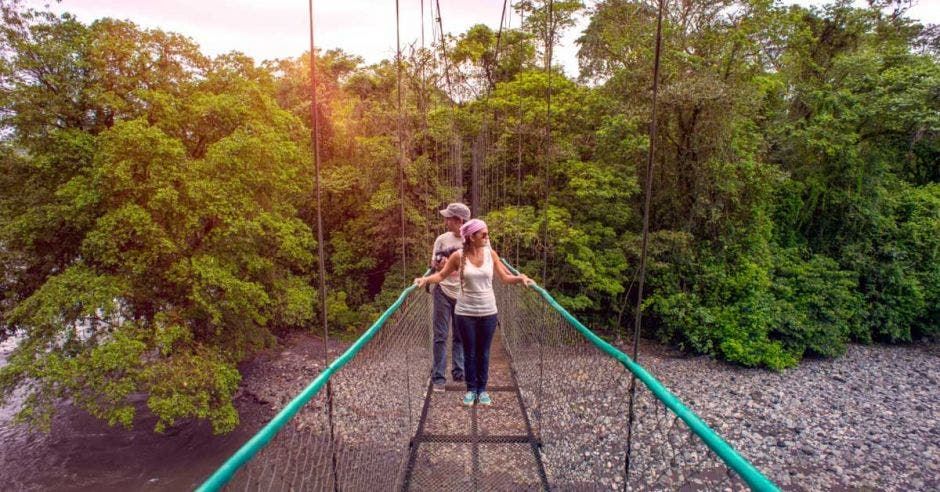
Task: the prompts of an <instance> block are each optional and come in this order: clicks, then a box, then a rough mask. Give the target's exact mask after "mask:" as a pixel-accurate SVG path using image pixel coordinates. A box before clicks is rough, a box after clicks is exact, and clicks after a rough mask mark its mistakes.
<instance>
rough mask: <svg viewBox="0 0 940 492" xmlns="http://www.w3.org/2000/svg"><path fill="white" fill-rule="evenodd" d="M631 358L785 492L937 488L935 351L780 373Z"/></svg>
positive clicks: (903, 351)
mask: <svg viewBox="0 0 940 492" xmlns="http://www.w3.org/2000/svg"><path fill="white" fill-rule="evenodd" d="M639 359H640V362H641V364H643V365H644V366H645V367H646V368H647V369H648V370H649V371H650V372H651V373H653V374H654V375H655V376H656V377H657V378H658V379H659V380H660V381H661V382H662V383H664V384H665V385H666V386H667V387H668V388H669V389H670V390H671V391H672V392H673V393H674V394H675V395H676V396H678V397H679V398H680V399H682V400H683V402H684V403H685V404H686V405H687V406H689V407H690V408H691V409H693V410H694V411H695V412H696V413H698V415H699V416H700V417H702V419H704V420H705V421H706V422H707V423H708V424H709V425H710V426H711V427H712V428H713V429H715V430H717V431H718V432H719V433H720V434H721V435H722V436H723V437H724V438H725V439H726V440H727V441H728V442H729V443H730V444H731V445H732V446H734V447H735V449H737V450H738V452H739V453H741V454H742V455H743V456H744V457H746V458H748V459H749V460H751V462H752V463H753V464H754V465H755V466H757V467H758V468H759V469H761V470H762V471H763V472H764V473H765V474H766V475H768V477H769V478H770V479H771V480H773V481H774V482H776V483H777V484H778V485H779V486H781V487H782V488H784V489H787V490H820V489H847V488H851V489H878V490H938V489H940V386H938V385H937V381H938V379H940V345H937V344H927V345H915V346H881V345H874V346H861V345H854V346H850V347H849V348H848V351H847V353H846V354H845V355H844V356H843V357H840V358H838V359H806V360H804V361H803V362H802V363H801V364H800V365H799V366H798V367H796V368H793V369H789V370H787V371H784V372H782V373H774V372H770V371H766V370H759V369H747V368H742V367H735V366H732V365H729V364H726V363H721V362H716V361H714V360H711V359H709V358H707V357H684V356H682V355H681V354H678V353H677V352H674V351H670V350H667V349H663V348H662V347H658V346H655V345H650V344H647V345H646V346H644V347H643V348H642V349H641V352H640V357H639Z"/></svg>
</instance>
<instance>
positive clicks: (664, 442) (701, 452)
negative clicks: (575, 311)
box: [497, 286, 746, 490]
mask: <svg viewBox="0 0 940 492" xmlns="http://www.w3.org/2000/svg"><path fill="white" fill-rule="evenodd" d="M497 302H498V304H499V309H500V313H501V326H502V327H503V336H504V340H505V343H506V346H507V349H508V351H509V353H510V354H511V356H512V361H513V367H514V369H515V372H516V375H517V381H518V384H519V390H520V393H521V395H522V398H523V400H524V403H525V407H526V409H527V412H528V418H529V419H530V420H531V421H532V423H533V429H534V432H535V433H536V435H537V438H538V439H539V440H540V442H541V454H542V460H543V462H544V467H545V473H546V475H547V480H548V483H549V484H550V486H551V487H552V488H554V489H560V490H598V489H621V490H622V489H624V488H626V489H630V490H663V489H667V490H672V489H689V490H738V489H743V488H746V486H745V484H744V483H743V481H741V480H740V478H739V477H737V475H735V474H733V472H731V470H730V469H729V468H728V467H727V466H726V465H725V464H724V462H723V461H722V460H721V459H720V458H719V457H718V456H717V455H716V454H714V453H713V452H712V451H711V450H710V449H709V448H708V447H707V446H706V445H705V443H704V442H703V441H702V440H701V439H700V438H699V437H698V436H697V435H696V434H694V433H693V432H692V431H691V430H690V429H689V428H688V427H687V426H686V424H685V422H683V421H682V420H680V419H679V418H678V417H677V416H676V415H675V414H673V413H672V411H671V410H669V409H668V408H667V407H666V406H665V405H664V404H663V403H662V402H660V401H659V400H658V399H657V398H656V397H655V395H653V394H652V393H651V392H650V391H649V390H648V389H647V388H646V387H645V386H644V385H643V384H642V383H641V382H639V381H637V383H636V384H637V391H636V396H635V400H634V403H635V405H634V422H633V427H632V436H631V435H629V433H630V431H631V427H630V425H629V403H630V397H631V391H630V384H631V373H630V372H629V371H628V370H627V369H626V368H625V367H624V365H623V364H622V363H620V361H618V360H616V359H614V358H613V357H611V356H610V355H609V354H607V353H605V352H603V351H602V350H600V349H599V348H598V347H597V346H596V345H594V344H593V343H591V341H589V340H588V339H587V338H586V337H585V336H583V335H582V334H581V333H580V332H579V331H577V330H576V329H575V328H574V327H573V326H571V325H570V324H569V323H568V322H567V321H566V320H565V319H564V318H563V317H562V316H561V315H560V314H559V313H558V312H557V311H556V310H554V309H552V307H551V306H550V305H549V304H548V303H547V302H546V301H545V300H544V299H543V298H541V297H540V296H539V294H538V293H536V292H535V291H532V290H528V289H520V288H518V287H510V286H500V287H498V291H497ZM631 440H632V452H631V454H630V466H629V475H627V473H628V472H627V462H626V461H627V447H628V442H629V441H631Z"/></svg>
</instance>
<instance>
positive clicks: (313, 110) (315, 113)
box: [308, 0, 338, 490]
mask: <svg viewBox="0 0 940 492" xmlns="http://www.w3.org/2000/svg"><path fill="white" fill-rule="evenodd" d="M308 5H309V14H310V15H309V18H310V140H311V144H312V146H313V164H314V168H315V188H316V204H317V276H318V277H319V291H320V306H319V307H320V324H321V326H322V327H323V367H326V366H327V364H328V363H329V360H330V355H329V346H330V343H329V342H330V332H329V326H328V323H327V312H326V309H327V302H326V298H327V295H326V252H325V248H324V244H323V243H324V236H325V235H324V234H323V200H322V198H321V186H320V114H319V112H320V111H319V107H318V104H319V102H318V100H317V62H316V44H315V43H314V38H313V27H314V26H313V18H314V17H313V0H309V2H308ZM326 413H327V421H328V425H329V430H330V444H329V446H330V463H331V470H332V478H333V484H334V487H335V485H336V484H337V483H338V478H337V475H336V445H335V443H336V436H335V426H334V424H333V386H332V384H330V383H329V382H327V385H326ZM335 490H338V489H335Z"/></svg>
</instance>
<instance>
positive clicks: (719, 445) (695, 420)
mask: <svg viewBox="0 0 940 492" xmlns="http://www.w3.org/2000/svg"><path fill="white" fill-rule="evenodd" d="M501 260H502V262H503V264H504V265H506V267H507V268H509V270H510V271H512V272H513V273H514V274H516V275H518V274H519V271H518V270H516V269H515V268H513V266H512V265H510V264H509V262H507V261H506V259H505V258H501ZM531 288H532V289H534V290H535V291H536V292H538V293H539V295H541V296H542V298H543V299H545V301H546V302H547V303H548V304H549V306H551V307H552V308H553V309H554V310H555V311H557V312H558V314H560V315H561V316H562V317H563V318H564V319H565V321H567V322H568V323H569V324H571V325H572V326H574V327H575V329H576V330H578V331H579V332H580V333H581V334H582V335H584V336H585V338H587V339H588V340H590V341H591V343H593V344H594V345H595V346H596V347H597V348H599V349H601V351H603V352H604V353H606V354H607V355H609V356H611V357H613V358H614V359H617V360H618V361H619V362H620V363H621V364H623V365H624V367H626V368H627V370H629V371H630V372H631V373H633V374H634V375H635V376H636V377H637V379H639V380H640V381H642V382H643V384H645V385H646V387H647V388H649V390H650V391H651V392H652V393H653V395H655V396H656V398H657V399H658V400H659V401H661V402H662V403H663V405H665V406H666V407H667V408H669V409H670V410H672V412H673V413H674V414H676V416H678V417H679V418H680V419H682V421H683V422H685V423H686V425H688V426H689V429H691V430H692V432H694V433H695V435H697V436H698V437H699V438H700V439H701V440H702V441H703V442H705V445H706V446H708V447H709V449H711V450H712V451H714V452H715V454H716V455H718V457H719V458H721V460H722V461H724V463H725V464H726V465H728V467H729V468H731V469H732V470H734V471H735V472H736V473H737V474H738V476H740V477H741V478H742V479H743V480H744V482H745V483H747V484H748V486H750V487H751V490H757V491H759V492H780V489H779V488H777V486H776V485H774V483H773V482H771V481H770V479H768V478H767V477H766V476H764V474H763V473H761V472H760V470H758V469H757V468H756V467H755V466H754V465H752V464H751V463H750V462H749V461H747V460H746V459H744V457H742V456H741V455H740V454H738V452H737V451H735V450H734V448H733V447H732V446H731V445H730V444H728V443H727V441H725V440H724V439H722V438H721V436H719V435H718V434H717V433H715V431H714V430H712V428H711V427H709V426H708V424H706V423H705V422H704V421H703V420H702V419H701V418H700V417H699V416H698V415H696V413H695V412H693V411H692V410H690V409H689V408H688V407H686V406H685V405H684V404H683V403H682V401H680V400H679V399H678V398H677V397H676V396H675V395H673V394H672V393H671V392H670V391H669V390H668V389H666V387H665V386H663V384H662V383H660V382H659V380H657V379H656V378H655V377H653V375H652V374H650V373H648V372H646V369H644V368H643V366H641V365H639V364H637V363H636V362H634V361H633V359H631V358H630V357H629V356H628V355H627V354H625V353H623V352H621V351H620V350H618V349H617V348H616V347H614V346H613V345H611V344H609V343H607V342H606V341H604V340H603V339H602V338H601V337H599V336H597V335H596V334H594V332H592V331H591V330H590V329H588V328H587V327H586V326H584V325H583V324H581V322H580V321H578V320H577V318H575V317H574V316H572V315H571V313H569V312H568V310H566V309H565V308H563V307H562V306H561V304H558V301H556V300H555V298H554V297H552V295H551V294H549V293H548V291H546V290H545V289H544V288H542V287H541V286H539V285H537V284H536V285H533V286H532V287H531Z"/></svg>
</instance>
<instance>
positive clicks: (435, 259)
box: [431, 203, 470, 392]
mask: <svg viewBox="0 0 940 492" xmlns="http://www.w3.org/2000/svg"><path fill="white" fill-rule="evenodd" d="M440 213H441V215H443V216H444V225H445V226H446V227H447V232H445V233H444V234H441V235H440V236H438V237H437V239H436V240H435V241H434V250H433V253H432V255H431V268H433V269H434V270H435V271H437V270H440V269H441V268H443V267H444V264H445V263H447V258H449V257H450V255H451V254H453V253H454V252H455V251H459V250H461V249H462V248H463V240H462V239H461V238H460V226H462V225H463V223H464V222H466V221H468V220H470V208H469V207H467V206H466V205H464V204H462V203H451V204H450V205H448V206H447V208H445V209H444V210H441V211H440ZM432 295H433V303H434V318H433V325H434V368H433V372H432V373H431V382H432V383H433V385H434V391H436V392H442V391H444V383H446V382H447V379H446V378H445V377H444V368H445V367H446V366H447V331H448V330H449V329H450V328H451V326H452V325H453V323H454V306H455V305H456V303H457V296H458V295H460V276H459V275H458V274H456V273H454V274H453V275H450V276H449V277H447V278H446V279H444V280H443V281H442V282H441V283H440V284H438V285H437V286H436V287H434V290H433V292H432ZM452 338H453V345H452V347H451V359H452V362H453V368H452V369H451V376H452V377H453V380H454V381H455V382H460V381H463V377H464V375H463V344H462V343H461V341H460V336H459V335H458V334H457V330H456V329H454V330H453V337H452Z"/></svg>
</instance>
